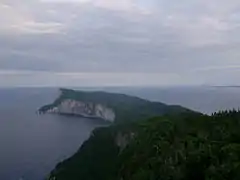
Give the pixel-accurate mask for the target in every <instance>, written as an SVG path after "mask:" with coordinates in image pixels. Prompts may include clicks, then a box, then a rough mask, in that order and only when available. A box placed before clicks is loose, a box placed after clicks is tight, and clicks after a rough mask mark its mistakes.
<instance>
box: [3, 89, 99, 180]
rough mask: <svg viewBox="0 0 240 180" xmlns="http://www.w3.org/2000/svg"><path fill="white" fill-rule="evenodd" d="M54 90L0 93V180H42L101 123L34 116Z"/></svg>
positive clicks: (81, 119) (55, 92) (52, 97)
mask: <svg viewBox="0 0 240 180" xmlns="http://www.w3.org/2000/svg"><path fill="white" fill-rule="evenodd" d="M56 95H57V90H46V89H18V90H0V180H19V179H20V177H22V178H23V179H24V180H25V179H26V180H42V179H43V178H44V176H45V175H47V174H48V173H49V171H50V170H52V169H53V167H54V166H55V165H56V164H57V163H58V162H59V161H61V160H63V159H65V158H66V157H69V156H70V155H72V154H73V153H74V152H76V151H77V149H78V148H79V146H80V145H81V144H82V142H83V141H84V140H86V139H87V138H88V137H89V134H90V133H91V131H92V130H93V129H94V128H95V127H98V126H101V125H103V123H102V122H98V121H94V120H89V119H84V118H69V117H64V116H57V115H41V116H39V115H37V114H35V111H36V109H37V108H38V107H40V106H41V105H43V104H45V103H47V102H51V101H52V100H53V99H54V98H55V97H56Z"/></svg>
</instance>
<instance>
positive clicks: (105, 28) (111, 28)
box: [0, 0, 240, 87]
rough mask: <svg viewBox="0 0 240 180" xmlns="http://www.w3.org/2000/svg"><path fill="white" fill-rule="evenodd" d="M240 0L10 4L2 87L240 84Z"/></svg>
mask: <svg viewBox="0 0 240 180" xmlns="http://www.w3.org/2000/svg"><path fill="white" fill-rule="evenodd" d="M239 8H240V2H239V1H237V0H232V1H224V0H220V1H219V0H213V1H211V2H209V1H207V0H184V1H177V0H174V1H167V0H161V1H159V0H149V1H144V0H123V1H117V0H110V1H109V0H70V1H69V0H26V1H21V2H20V1H18V0H2V1H1V2H0V22H1V27H0V45H1V47H2V48H1V50H0V87H6V86H9V87H12V86H73V85H75V86H79V85H81V86H100V85H103V86H129V85H131V86H182V85H235V84H236V85H238V84H239V83H238V77H239V76H240V71H239V70H240V61H239V57H240V51H239V49H240V40H239V39H240V38H239V29H240V15H239V12H238V9H239Z"/></svg>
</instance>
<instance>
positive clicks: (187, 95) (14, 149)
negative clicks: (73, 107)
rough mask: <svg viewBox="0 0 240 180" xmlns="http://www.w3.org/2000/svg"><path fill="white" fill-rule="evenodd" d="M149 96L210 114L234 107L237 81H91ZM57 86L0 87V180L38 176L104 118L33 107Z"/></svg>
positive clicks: (39, 179)
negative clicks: (171, 84) (177, 83)
mask: <svg viewBox="0 0 240 180" xmlns="http://www.w3.org/2000/svg"><path fill="white" fill-rule="evenodd" d="M74 89H78V90H85V91H95V90H101V91H107V92H117V93H124V94H129V95H133V96H138V97H141V98H145V99H148V100H151V101H160V102H163V103H166V104H170V105H172V104H177V105H182V106H184V107H187V108H190V109H192V110H195V111H199V112H202V113H205V114H211V113H213V112H216V111H219V110H227V109H233V108H235V109H238V108H239V107H240V88H239V87H210V86H200V87H134V88H133V87H108V88H106V87H95V88H79V87H75V88H74ZM58 95H59V90H58V88H0V180H44V179H45V178H46V177H47V175H48V174H49V172H50V171H51V170H52V169H53V168H54V167H55V166H56V164H57V163H59V162H60V161H62V160H64V159H66V158H68V157H70V156H71V155H72V154H74V153H75V152H76V151H77V150H78V149H79V148H80V146H81V144H82V143H83V142H84V141H85V140H86V139H87V138H88V137H89V136H90V134H91V132H92V130H93V129H95V128H97V127H102V126H106V125H107V124H106V123H105V122H102V121H99V120H92V119H86V118H80V117H66V116H60V115H53V114H45V115H39V114H37V113H36V111H37V109H38V108H39V107H41V106H42V105H45V104H48V103H50V102H52V101H53V100H54V99H55V98H56V97H57V96H58Z"/></svg>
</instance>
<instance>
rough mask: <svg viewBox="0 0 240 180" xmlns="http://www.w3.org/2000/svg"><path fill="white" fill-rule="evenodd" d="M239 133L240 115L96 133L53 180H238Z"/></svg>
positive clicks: (162, 120)
mask: <svg viewBox="0 0 240 180" xmlns="http://www.w3.org/2000/svg"><path fill="white" fill-rule="evenodd" d="M239 129H240V112H236V111H231V112H221V113H216V114H214V115H212V116H205V115H199V114H192V113H190V114H189V113H185V114H182V115H176V116H164V117H159V118H152V119H149V120H144V121H139V122H134V123H131V124H125V125H114V126H111V127H107V128H100V129H96V130H95V131H94V132H93V133H92V135H91V137H90V138H89V140H87V141H86V142H85V143H84V144H83V145H82V147H81V148H80V149H79V151H78V152H77V153H76V154H75V155H74V156H72V157H71V158H69V159H67V160H65V161H63V162H62V163H60V164H58V165H57V167H56V169H55V170H54V171H53V172H52V173H51V175H50V177H49V180H53V179H54V180H96V179H97V180H158V179H159V180H193V179H195V180H226V179H231V180H234V179H235V180H238V179H240V131H239Z"/></svg>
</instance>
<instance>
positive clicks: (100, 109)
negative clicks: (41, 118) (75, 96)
mask: <svg viewBox="0 0 240 180" xmlns="http://www.w3.org/2000/svg"><path fill="white" fill-rule="evenodd" d="M48 112H49V113H62V114H70V115H80V116H84V117H88V118H101V119H103V120H106V121H110V122H113V121H114V120H115V118H116V116H115V113H114V111H113V110H112V109H110V108H108V107H106V106H104V105H102V104H94V103H91V102H87V103H86V102H81V101H76V100H72V99H66V100H64V101H62V102H61V103H60V104H59V105H58V106H57V107H54V108H52V109H51V110H48Z"/></svg>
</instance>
